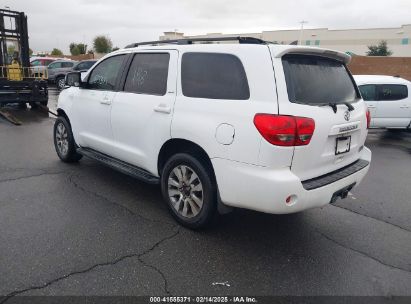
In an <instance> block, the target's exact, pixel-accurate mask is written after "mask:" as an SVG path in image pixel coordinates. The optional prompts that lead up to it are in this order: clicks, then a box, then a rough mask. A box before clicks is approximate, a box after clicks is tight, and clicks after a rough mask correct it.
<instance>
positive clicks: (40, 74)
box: [0, 9, 48, 107]
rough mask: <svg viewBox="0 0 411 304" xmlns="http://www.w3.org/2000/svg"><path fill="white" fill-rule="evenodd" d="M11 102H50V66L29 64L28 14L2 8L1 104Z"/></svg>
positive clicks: (0, 21) (0, 50)
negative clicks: (48, 78) (48, 67)
mask: <svg viewBox="0 0 411 304" xmlns="http://www.w3.org/2000/svg"><path fill="white" fill-rule="evenodd" d="M10 43H12V44H13V45H14V51H13V54H9V52H10V48H9V45H10ZM40 68H43V69H40ZM10 103H18V104H21V105H23V104H26V103H29V104H30V105H31V106H32V107H36V105H37V104H38V103H40V104H42V105H47V103H48V86H47V67H31V66H30V52H29V35H28V29H27V16H26V15H25V14H24V13H23V12H16V11H11V10H5V9H0V107H1V106H4V105H6V104H10Z"/></svg>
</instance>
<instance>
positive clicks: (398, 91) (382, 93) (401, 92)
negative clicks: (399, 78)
mask: <svg viewBox="0 0 411 304" xmlns="http://www.w3.org/2000/svg"><path fill="white" fill-rule="evenodd" d="M377 91H378V100H401V99H405V98H407V97H408V88H407V86H406V85H400V84H382V85H379V86H378V89H377Z"/></svg>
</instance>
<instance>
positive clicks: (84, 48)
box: [77, 43, 87, 54]
mask: <svg viewBox="0 0 411 304" xmlns="http://www.w3.org/2000/svg"><path fill="white" fill-rule="evenodd" d="M77 47H78V50H79V51H80V54H86V53H87V44H84V43H79V44H77Z"/></svg>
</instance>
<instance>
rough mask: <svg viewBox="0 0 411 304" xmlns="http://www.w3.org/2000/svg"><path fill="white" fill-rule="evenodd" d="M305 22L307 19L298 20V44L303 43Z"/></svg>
mask: <svg viewBox="0 0 411 304" xmlns="http://www.w3.org/2000/svg"><path fill="white" fill-rule="evenodd" d="M306 23H308V21H305V20H302V21H300V24H301V30H300V39H299V40H298V44H299V45H302V44H303V33H304V24H306Z"/></svg>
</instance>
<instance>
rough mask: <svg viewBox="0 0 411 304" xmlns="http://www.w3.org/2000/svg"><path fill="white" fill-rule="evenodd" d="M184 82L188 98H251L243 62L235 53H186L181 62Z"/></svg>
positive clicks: (183, 87) (185, 93)
mask: <svg viewBox="0 0 411 304" xmlns="http://www.w3.org/2000/svg"><path fill="white" fill-rule="evenodd" d="M181 85H182V89H183V94H184V96H187V97H197V98H210V99H234V100H246V99H249V98H250V90H249V87H248V82H247V76H246V74H245V71H244V67H243V64H242V63H241V61H240V59H238V58H237V57H236V56H234V55H231V54H221V53H185V54H184V55H183V59H182V64H181Z"/></svg>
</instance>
